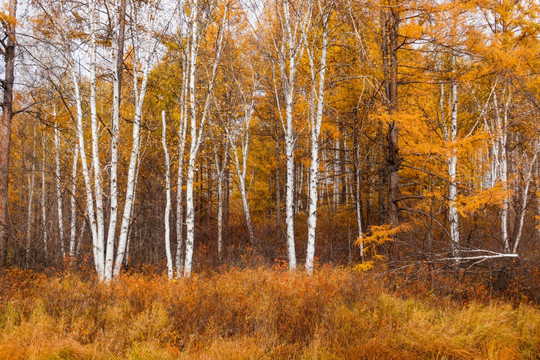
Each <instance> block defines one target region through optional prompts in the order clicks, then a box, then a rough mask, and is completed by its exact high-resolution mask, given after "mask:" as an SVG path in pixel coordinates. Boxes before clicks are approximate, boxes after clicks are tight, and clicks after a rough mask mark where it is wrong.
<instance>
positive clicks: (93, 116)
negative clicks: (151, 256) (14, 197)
mask: <svg viewBox="0 0 540 360" xmlns="http://www.w3.org/2000/svg"><path fill="white" fill-rule="evenodd" d="M90 4H91V5H90V6H91V8H90V24H91V26H90V46H91V51H90V125H91V130H92V168H93V170H94V196H95V202H96V221H97V222H96V230H97V244H98V249H99V252H100V255H99V258H98V259H95V261H99V262H100V265H99V268H100V269H102V270H105V263H104V261H105V258H104V252H105V234H104V232H105V219H104V216H103V210H104V208H103V181H102V178H101V162H100V157H99V154H100V151H99V127H98V114H97V101H96V96H97V95H96V86H97V75H96V68H97V36H96V32H97V29H96V22H97V18H98V14H97V11H96V0H93V1H92V2H91V3H90ZM100 276H101V277H104V278H105V279H109V276H107V274H105V273H103V274H101V275H100Z"/></svg>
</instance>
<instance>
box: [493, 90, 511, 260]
mask: <svg viewBox="0 0 540 360" xmlns="http://www.w3.org/2000/svg"><path fill="white" fill-rule="evenodd" d="M493 103H494V106H495V120H496V128H497V148H498V150H499V153H500V157H499V164H498V166H499V172H500V174H499V179H500V181H501V183H502V187H503V191H504V192H505V193H506V192H507V191H508V156H507V153H506V142H507V134H506V130H507V121H506V120H507V114H506V111H505V113H504V115H503V116H501V114H500V110H499V103H498V100H497V94H496V93H495V94H494V95H493ZM509 202H510V199H509V197H508V195H506V194H505V195H504V199H503V203H502V209H501V240H502V243H503V246H504V251H505V252H506V253H509V252H510V240H509V239H508V210H509V206H510V204H509Z"/></svg>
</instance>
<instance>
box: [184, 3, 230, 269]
mask: <svg viewBox="0 0 540 360" xmlns="http://www.w3.org/2000/svg"><path fill="white" fill-rule="evenodd" d="M198 6H199V3H198V0H194V1H193V3H192V9H191V24H190V25H191V29H190V30H191V40H190V41H191V45H190V51H189V88H188V94H189V111H190V123H191V124H190V125H191V144H190V149H189V162H188V166H187V179H186V254H185V262H184V276H185V277H190V276H191V271H192V266H193V244H194V240H195V211H194V206H193V205H194V204H193V180H194V177H195V165H196V164H195V162H196V160H197V153H198V151H199V147H200V145H201V143H202V141H203V135H204V126H205V122H206V116H207V114H208V109H209V106H210V99H211V95H212V92H213V87H214V82H215V79H216V73H217V68H218V64H219V61H220V58H221V54H222V50H223V34H224V27H225V24H226V19H227V11H224V13H223V18H222V22H221V27H220V32H219V35H218V42H217V45H218V48H217V50H216V57H215V59H214V63H213V65H212V73H211V77H210V79H209V81H210V82H209V84H208V90H207V91H208V92H207V94H206V99H205V102H204V105H203V111H202V114H201V115H200V121H197V104H196V89H195V75H196V70H197V55H198V43H199V36H198V35H199V34H198V33H199V28H198V25H199V24H198V18H197V17H198V11H199V8H198Z"/></svg>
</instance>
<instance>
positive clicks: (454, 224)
mask: <svg viewBox="0 0 540 360" xmlns="http://www.w3.org/2000/svg"><path fill="white" fill-rule="evenodd" d="M457 104H458V89H457V82H456V81H455V80H453V81H452V115H451V137H450V141H451V143H452V145H451V146H452V149H451V151H450V157H449V159H448V175H449V176H450V184H449V188H448V200H449V202H450V204H449V209H448V219H449V222H450V237H451V238H452V239H451V241H452V256H453V257H454V258H458V257H459V242H460V241H459V223H458V212H457V206H456V196H457V184H456V167H457V148H456V144H455V141H456V139H457Z"/></svg>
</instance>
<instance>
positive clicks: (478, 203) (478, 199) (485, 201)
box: [457, 182, 512, 217]
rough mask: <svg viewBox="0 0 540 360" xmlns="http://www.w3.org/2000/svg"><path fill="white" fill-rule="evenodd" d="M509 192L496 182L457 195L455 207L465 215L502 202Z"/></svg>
mask: <svg viewBox="0 0 540 360" xmlns="http://www.w3.org/2000/svg"><path fill="white" fill-rule="evenodd" d="M511 194H512V191H511V190H504V187H503V184H502V183H501V182H498V183H497V184H495V186H493V187H491V188H489V189H485V190H478V191H475V192H473V193H472V194H467V195H460V196H458V197H457V205H458V207H457V209H458V212H459V213H460V215H461V216H464V217H467V216H470V215H472V214H474V213H475V212H477V211H480V210H483V209H485V208H486V207H487V206H493V205H496V206H498V205H500V204H502V202H503V200H504V199H507V198H508V197H509V196H510V195H511Z"/></svg>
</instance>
